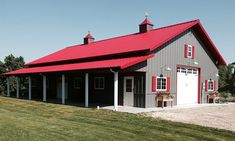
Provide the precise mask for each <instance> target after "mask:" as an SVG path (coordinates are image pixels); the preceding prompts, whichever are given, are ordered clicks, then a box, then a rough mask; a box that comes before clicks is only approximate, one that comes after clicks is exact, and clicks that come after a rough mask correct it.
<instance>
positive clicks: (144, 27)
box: [139, 16, 154, 33]
mask: <svg viewBox="0 0 235 141" xmlns="http://www.w3.org/2000/svg"><path fill="white" fill-rule="evenodd" d="M153 26H154V25H153V24H152V23H151V22H150V21H149V20H148V18H147V16H146V18H145V20H144V21H143V22H142V23H141V24H139V32H140V33H144V32H148V31H150V30H152V29H153Z"/></svg>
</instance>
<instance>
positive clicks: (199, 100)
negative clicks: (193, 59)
mask: <svg viewBox="0 0 235 141" xmlns="http://www.w3.org/2000/svg"><path fill="white" fill-rule="evenodd" d="M178 67H187V68H196V69H198V104H200V103H201V91H200V90H201V85H200V84H201V68H199V67H194V66H187V65H179V64H177V65H176V104H178V103H177V86H178V83H177V68H178Z"/></svg>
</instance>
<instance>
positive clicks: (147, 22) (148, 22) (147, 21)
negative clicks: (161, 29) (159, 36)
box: [139, 19, 153, 26]
mask: <svg viewBox="0 0 235 141" xmlns="http://www.w3.org/2000/svg"><path fill="white" fill-rule="evenodd" d="M144 24H148V25H152V26H153V24H152V23H151V22H150V21H149V20H148V19H145V20H144V21H143V22H142V23H141V24H139V25H144Z"/></svg>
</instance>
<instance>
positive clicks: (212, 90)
mask: <svg viewBox="0 0 235 141" xmlns="http://www.w3.org/2000/svg"><path fill="white" fill-rule="evenodd" d="M210 82H212V89H210ZM207 83H208V84H207V86H208V91H210V92H212V91H214V86H215V84H214V83H215V81H214V80H208V81H207Z"/></svg>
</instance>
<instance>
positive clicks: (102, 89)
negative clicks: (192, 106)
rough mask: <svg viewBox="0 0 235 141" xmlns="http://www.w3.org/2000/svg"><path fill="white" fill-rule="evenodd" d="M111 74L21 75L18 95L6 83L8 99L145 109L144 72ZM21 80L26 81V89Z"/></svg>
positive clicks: (101, 72)
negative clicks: (22, 86)
mask: <svg viewBox="0 0 235 141" xmlns="http://www.w3.org/2000/svg"><path fill="white" fill-rule="evenodd" d="M111 71H112V70H111ZM111 71H110V70H96V71H89V72H87V73H85V72H67V73H44V74H32V75H20V76H16V78H17V81H16V91H15V92H14V91H10V83H9V81H7V96H11V97H16V98H22V99H29V100H39V101H44V102H52V103H61V104H68V105H76V106H84V107H96V106H110V105H113V106H114V110H117V106H118V105H125V106H134V107H144V106H145V73H144V72H116V71H112V72H111ZM9 77H11V76H8V78H9ZM22 79H27V88H26V89H23V90H22V89H20V85H21V80H22ZM7 80H9V79H7Z"/></svg>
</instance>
